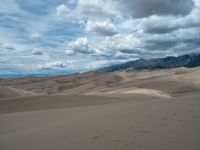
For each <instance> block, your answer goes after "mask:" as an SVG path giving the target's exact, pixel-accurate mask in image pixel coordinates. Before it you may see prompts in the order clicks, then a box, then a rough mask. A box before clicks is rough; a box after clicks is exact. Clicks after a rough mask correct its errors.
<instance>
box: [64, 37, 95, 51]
mask: <svg viewBox="0 0 200 150" xmlns="http://www.w3.org/2000/svg"><path fill="white" fill-rule="evenodd" d="M66 52H67V53H69V52H70V53H72V52H74V53H82V54H91V53H94V50H93V49H92V47H91V45H90V44H89V42H88V39H87V38H86V37H79V38H77V39H76V40H75V41H71V42H69V43H68V44H67V48H66Z"/></svg>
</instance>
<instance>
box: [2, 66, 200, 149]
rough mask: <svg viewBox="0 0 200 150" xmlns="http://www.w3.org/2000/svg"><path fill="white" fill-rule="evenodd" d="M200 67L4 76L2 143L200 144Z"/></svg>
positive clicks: (54, 145)
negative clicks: (16, 76) (21, 76)
mask: <svg viewBox="0 0 200 150" xmlns="http://www.w3.org/2000/svg"><path fill="white" fill-rule="evenodd" d="M199 73H200V68H194V69H185V68H180V69H172V70H170V69H169V70H161V71H152V72H148V71H143V72H115V73H101V74H97V73H86V74H76V75H68V76H65V75H63V76H56V77H41V78H39V77H38V78H37V77H23V78H10V79H1V80H0V85H1V91H0V95H3V96H1V98H0V149H1V150H27V149H28V150H55V149H59V150H199V149H200V143H199V139H200V86H199V85H200V82H199V81H200V79H199ZM8 89H9V90H8ZM13 91H14V92H13ZM15 91H17V92H15ZM20 91H23V92H20ZM24 91H25V92H24ZM5 93H6V94H5ZM7 93H8V94H7ZM9 93H11V94H9ZM16 93H20V94H16ZM23 93H30V94H28V95H27V94H23ZM10 95H11V96H10Z"/></svg>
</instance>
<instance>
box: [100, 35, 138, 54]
mask: <svg viewBox="0 0 200 150" xmlns="http://www.w3.org/2000/svg"><path fill="white" fill-rule="evenodd" d="M102 45H104V47H105V49H107V50H113V51H120V52H121V53H136V52H137V51H138V49H139V47H140V46H141V42H140V40H139V39H137V38H136V37H134V36H133V35H132V34H117V35H114V36H112V37H106V38H105V40H104V41H103V42H102Z"/></svg>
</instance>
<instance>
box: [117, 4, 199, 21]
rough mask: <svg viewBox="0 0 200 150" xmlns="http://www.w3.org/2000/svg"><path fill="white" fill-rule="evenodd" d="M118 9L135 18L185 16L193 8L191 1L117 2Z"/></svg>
mask: <svg viewBox="0 0 200 150" xmlns="http://www.w3.org/2000/svg"><path fill="white" fill-rule="evenodd" d="M118 2H119V7H120V8H121V9H123V11H124V12H127V13H129V14H130V15H132V16H133V17H135V18H143V17H148V16H151V15H161V16H166V15H172V16H177V15H180V16H185V15H188V14H189V13H190V12H191V11H192V9H193V8H194V5H195V4H194V1H193V0H118Z"/></svg>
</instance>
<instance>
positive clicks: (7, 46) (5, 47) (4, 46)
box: [2, 43, 15, 50]
mask: <svg viewBox="0 0 200 150" xmlns="http://www.w3.org/2000/svg"><path fill="white" fill-rule="evenodd" d="M2 48H3V49H7V50H15V48H14V47H13V46H12V45H10V44H8V43H4V44H3V45H2Z"/></svg>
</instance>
